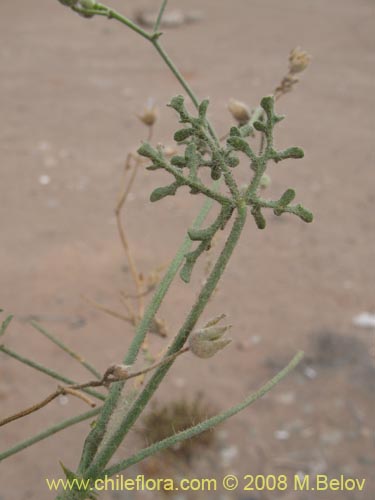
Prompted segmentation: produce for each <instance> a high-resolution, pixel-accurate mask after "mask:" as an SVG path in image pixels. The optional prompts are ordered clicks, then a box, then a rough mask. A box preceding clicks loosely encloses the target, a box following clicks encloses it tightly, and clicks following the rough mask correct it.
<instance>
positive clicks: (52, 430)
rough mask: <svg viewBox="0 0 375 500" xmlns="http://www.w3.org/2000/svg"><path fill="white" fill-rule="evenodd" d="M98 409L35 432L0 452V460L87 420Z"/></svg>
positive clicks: (93, 415)
mask: <svg viewBox="0 0 375 500" xmlns="http://www.w3.org/2000/svg"><path fill="white" fill-rule="evenodd" d="M100 410H101V408H95V410H91V411H88V412H86V413H82V414H81V415H77V416H75V417H72V418H69V419H67V420H64V421H63V422H60V423H58V424H56V425H52V426H51V427H48V428H47V429H45V430H44V431H42V432H40V433H39V434H36V435H35V436H32V437H31V438H29V439H25V440H24V441H21V442H20V443H18V444H16V445H14V446H12V448H9V449H8V450H5V451H3V452H2V453H0V462H1V461H2V460H4V459H5V458H8V457H11V456H12V455H15V454H16V453H19V452H20V451H22V450H24V449H25V448H28V447H29V446H32V445H33V444H36V443H39V441H43V439H46V438H48V437H50V436H53V434H57V433H58V432H60V431H62V430H64V429H67V428H68V427H72V426H73V425H76V424H78V423H80V422H83V421H84V420H88V419H89V418H93V417H95V416H96V415H97V414H98V413H99V412H100Z"/></svg>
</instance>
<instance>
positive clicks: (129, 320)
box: [82, 295, 133, 324]
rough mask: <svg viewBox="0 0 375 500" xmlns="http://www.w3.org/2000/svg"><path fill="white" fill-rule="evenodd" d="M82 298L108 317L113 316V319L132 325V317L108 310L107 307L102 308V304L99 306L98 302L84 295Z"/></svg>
mask: <svg viewBox="0 0 375 500" xmlns="http://www.w3.org/2000/svg"><path fill="white" fill-rule="evenodd" d="M82 298H83V299H84V300H85V301H86V302H88V303H89V304H91V305H92V306H93V307H95V308H96V309H99V311H103V312H105V313H107V314H109V315H110V316H113V317H114V318H118V319H122V320H123V321H128V322H129V323H131V324H133V318H132V317H129V316H125V315H124V314H122V313H119V312H117V311H114V310H113V309H109V308H108V307H106V306H103V305H102V304H99V302H96V301H95V300H93V299H91V298H90V297H86V295H82Z"/></svg>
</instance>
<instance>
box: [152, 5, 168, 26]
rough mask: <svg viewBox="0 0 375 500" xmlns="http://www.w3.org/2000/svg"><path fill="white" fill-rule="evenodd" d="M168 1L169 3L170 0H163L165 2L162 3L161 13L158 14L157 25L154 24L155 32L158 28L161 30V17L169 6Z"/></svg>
mask: <svg viewBox="0 0 375 500" xmlns="http://www.w3.org/2000/svg"><path fill="white" fill-rule="evenodd" d="M167 3H168V0H163V3H162V4H161V7H160V10H159V14H158V17H157V19H156V23H155V26H154V33H157V32H158V30H159V27H160V23H161V19H162V17H163V14H164V11H165V8H166V6H167Z"/></svg>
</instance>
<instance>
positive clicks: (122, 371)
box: [103, 364, 130, 380]
mask: <svg viewBox="0 0 375 500" xmlns="http://www.w3.org/2000/svg"><path fill="white" fill-rule="evenodd" d="M129 374H130V366H129V365H122V364H114V365H111V366H109V367H108V368H107V370H106V372H105V374H104V377H103V378H104V379H105V380H111V379H115V380H125V379H127V378H128V377H129Z"/></svg>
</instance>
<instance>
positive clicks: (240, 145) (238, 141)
mask: <svg viewBox="0 0 375 500" xmlns="http://www.w3.org/2000/svg"><path fill="white" fill-rule="evenodd" d="M227 143H228V144H229V145H230V146H232V148H234V149H236V150H237V151H242V153H245V155H247V156H248V157H249V158H253V157H254V156H255V155H254V152H253V150H252V149H251V147H250V146H249V145H248V143H247V142H246V141H245V139H242V137H236V136H234V137H229V138H228V140H227Z"/></svg>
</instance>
